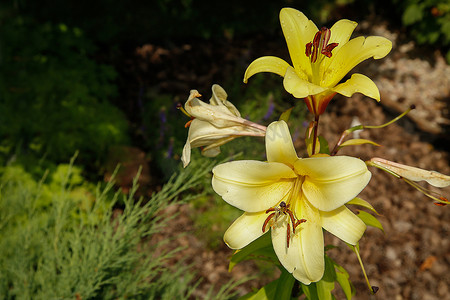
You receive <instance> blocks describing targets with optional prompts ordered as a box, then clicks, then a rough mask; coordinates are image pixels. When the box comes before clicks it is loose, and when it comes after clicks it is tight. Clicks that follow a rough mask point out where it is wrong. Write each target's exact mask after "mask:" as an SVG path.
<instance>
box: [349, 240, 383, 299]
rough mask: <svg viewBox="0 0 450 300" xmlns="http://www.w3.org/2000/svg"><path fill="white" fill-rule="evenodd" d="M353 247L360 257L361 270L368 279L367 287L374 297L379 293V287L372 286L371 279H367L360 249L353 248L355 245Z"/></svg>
mask: <svg viewBox="0 0 450 300" xmlns="http://www.w3.org/2000/svg"><path fill="white" fill-rule="evenodd" d="M351 247H352V249H353V251H354V252H355V253H356V257H358V261H359V264H360V265H361V269H362V271H363V274H364V278H365V279H366V283H367V286H368V287H369V290H370V293H372V295H374V294H375V293H376V292H377V291H378V287H376V286H371V285H370V282H369V278H367V274H366V270H365V269H364V265H363V262H362V259H361V256H360V255H359V250H358V247H357V246H353V245H352V246H351Z"/></svg>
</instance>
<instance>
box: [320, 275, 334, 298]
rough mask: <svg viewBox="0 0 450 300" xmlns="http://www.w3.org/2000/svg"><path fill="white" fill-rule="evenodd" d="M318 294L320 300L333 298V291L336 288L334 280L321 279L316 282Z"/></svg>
mask: <svg viewBox="0 0 450 300" xmlns="http://www.w3.org/2000/svg"><path fill="white" fill-rule="evenodd" d="M316 287H317V296H318V298H319V300H331V291H332V290H333V289H334V281H331V282H330V281H325V280H323V279H322V280H320V281H318V282H316Z"/></svg>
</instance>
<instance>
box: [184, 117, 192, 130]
mask: <svg viewBox="0 0 450 300" xmlns="http://www.w3.org/2000/svg"><path fill="white" fill-rule="evenodd" d="M193 120H194V118H192V119H190V120H189V121H187V123H186V124H184V128H188V127H189V126H191V123H192V121H193Z"/></svg>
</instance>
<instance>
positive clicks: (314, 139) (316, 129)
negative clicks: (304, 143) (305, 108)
mask: <svg viewBox="0 0 450 300" xmlns="http://www.w3.org/2000/svg"><path fill="white" fill-rule="evenodd" d="M319 117H320V115H315V116H314V127H313V130H314V138H313V144H312V152H311V155H314V154H316V142H317V132H318V131H319Z"/></svg>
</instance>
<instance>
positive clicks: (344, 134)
mask: <svg viewBox="0 0 450 300" xmlns="http://www.w3.org/2000/svg"><path fill="white" fill-rule="evenodd" d="M415 108H416V106H415V105H411V106H410V107H409V108H408V109H407V110H406V111H405V112H403V113H402V114H401V115H399V116H397V117H396V118H394V119H392V120H390V121H389V122H387V123H384V124H381V125H357V126H353V127H352V128H349V129H347V130H345V131H344V132H343V133H342V134H341V136H340V138H339V140H338V142H337V143H336V145H335V146H334V148H333V151H331V153H330V155H331V156H333V155H336V153H337V152H338V150H339V146H340V145H341V144H342V143H343V142H344V139H345V138H346V137H347V136H348V135H349V134H350V133H352V132H354V131H356V130H362V129H377V128H383V127H386V126H388V125H391V124H392V123H394V122H397V121H398V120H400V119H401V118H403V117H404V116H406V114H408V113H409V112H410V111H411V110H413V109H415Z"/></svg>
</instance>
